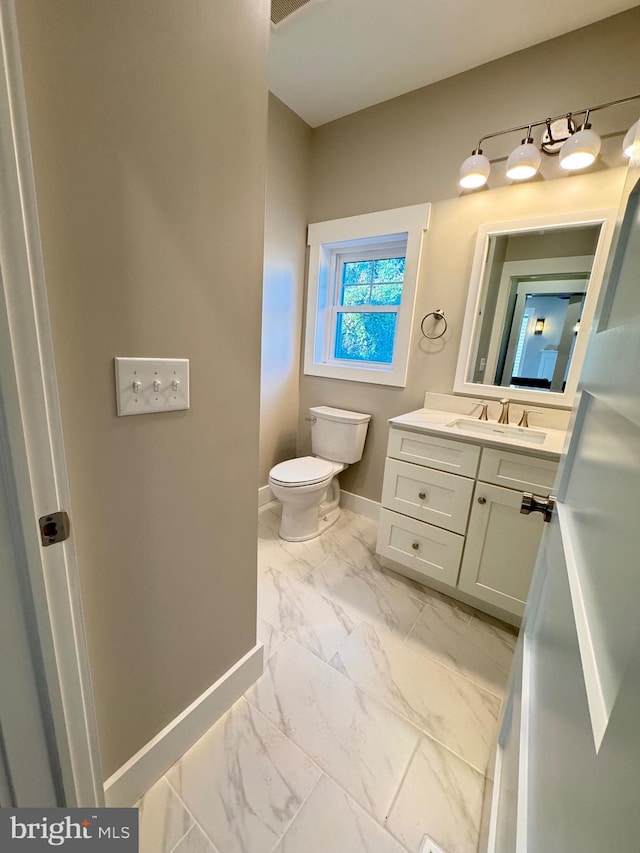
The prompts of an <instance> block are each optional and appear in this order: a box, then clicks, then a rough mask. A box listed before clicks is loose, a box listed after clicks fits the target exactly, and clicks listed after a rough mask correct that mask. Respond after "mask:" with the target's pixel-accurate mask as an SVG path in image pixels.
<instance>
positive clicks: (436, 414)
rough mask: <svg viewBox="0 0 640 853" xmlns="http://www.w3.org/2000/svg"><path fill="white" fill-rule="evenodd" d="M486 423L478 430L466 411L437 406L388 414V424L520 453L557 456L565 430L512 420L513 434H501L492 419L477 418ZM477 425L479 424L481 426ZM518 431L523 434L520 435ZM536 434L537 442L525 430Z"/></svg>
mask: <svg viewBox="0 0 640 853" xmlns="http://www.w3.org/2000/svg"><path fill="white" fill-rule="evenodd" d="M465 420H468V421H472V423H471V424H470V425H469V427H468V428H465V424H464V421H465ZM456 421H462V423H458V425H456V426H452V424H454V423H455V422H456ZM483 423H484V424H485V425H486V426H487V427H489V429H490V430H491V431H490V432H486V433H485V432H478V431H476V430H477V429H478V427H476V426H475V420H474V419H473V418H472V417H470V416H469V415H465V414H461V413H456V412H451V411H449V412H447V411H441V410H438V409H426V408H425V409H416V410H415V411H413V412H408V413H407V414H405V415H398V416H397V417H395V418H390V420H389V424H390V425H391V427H398V428H402V429H409V430H413V431H415V432H424V433H431V434H434V435H442V436H446V437H447V438H453V439H458V440H460V441H468V442H473V443H474V444H480V445H482V446H486V447H501V448H504V449H508V450H516V451H518V452H520V453H528V454H530V455H532V456H544V457H547V458H551V459H558V458H559V457H560V454H561V453H562V448H563V446H564V439H565V435H566V432H565V430H563V429H552V428H549V427H546V426H545V427H528V428H527V429H522V428H520V429H518V428H517V427H515V426H514V425H513V424H511V425H510V430H512V431H513V432H514V433H515V434H513V433H512V434H510V435H507V434H505V433H506V430H505V433H502V434H501V432H500V431H501V429H502V426H501V424H498V423H497V422H496V421H494V420H489V421H485V422H482V421H478V424H479V425H481V424H483ZM480 428H482V427H481V426H480ZM517 433H519V434H520V435H522V436H523V437H522V438H520V437H519V435H518V434H517ZM529 433H531V434H533V433H535V434H537V436H538V437H539V438H540V439H542V437H543V434H544V439H543V440H540V441H539V442H538V441H536V442H531V441H527V440H526V435H527V434H529Z"/></svg>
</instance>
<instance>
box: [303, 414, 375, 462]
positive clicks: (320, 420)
mask: <svg viewBox="0 0 640 853" xmlns="http://www.w3.org/2000/svg"><path fill="white" fill-rule="evenodd" d="M309 411H310V412H311V450H312V452H313V454H314V455H315V456H320V457H322V459H329V460H331V461H332V462H346V463H347V464H350V463H352V462H358V461H359V460H360V459H362V451H363V450H364V440H365V438H366V437H367V429H368V427H369V421H370V420H371V415H364V414H362V413H361V412H349V411H347V410H346V409H332V408H331V407H330V406H314V407H312V408H310V409H309Z"/></svg>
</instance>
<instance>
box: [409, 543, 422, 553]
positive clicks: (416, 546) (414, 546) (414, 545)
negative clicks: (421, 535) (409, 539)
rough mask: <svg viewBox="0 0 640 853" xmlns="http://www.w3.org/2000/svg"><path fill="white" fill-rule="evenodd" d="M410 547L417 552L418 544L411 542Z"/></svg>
mask: <svg viewBox="0 0 640 853" xmlns="http://www.w3.org/2000/svg"><path fill="white" fill-rule="evenodd" d="M411 547H412V548H413V550H414V551H417V550H418V548H419V547H420V543H419V542H413V543H412V545H411Z"/></svg>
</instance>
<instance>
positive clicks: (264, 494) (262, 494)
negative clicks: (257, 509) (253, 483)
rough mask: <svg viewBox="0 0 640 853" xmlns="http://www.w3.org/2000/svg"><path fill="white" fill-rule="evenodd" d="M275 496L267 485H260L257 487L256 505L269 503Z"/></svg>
mask: <svg viewBox="0 0 640 853" xmlns="http://www.w3.org/2000/svg"><path fill="white" fill-rule="evenodd" d="M274 500H275V498H274V496H273V492H272V491H271V489H270V487H269V485H268V484H267V485H266V486H260V488H259V489H258V506H264V505H265V504H268V503H271V501H274Z"/></svg>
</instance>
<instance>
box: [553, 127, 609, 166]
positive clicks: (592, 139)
mask: <svg viewBox="0 0 640 853" xmlns="http://www.w3.org/2000/svg"><path fill="white" fill-rule="evenodd" d="M601 144H602V143H601V141H600V137H599V136H598V134H597V133H596V132H595V130H591V128H589V127H584V128H583V129H582V130H579V131H578V132H577V133H574V134H573V136H570V137H569V139H567V141H566V142H565V143H564V145H563V146H562V150H561V151H560V166H561V168H563V169H566V170H567V171H568V172H573V171H575V170H576V169H586V168H587V166H590V165H591V164H592V163H593V161H594V160H595V159H596V157H597V156H598V154H599V153H600V146H601Z"/></svg>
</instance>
